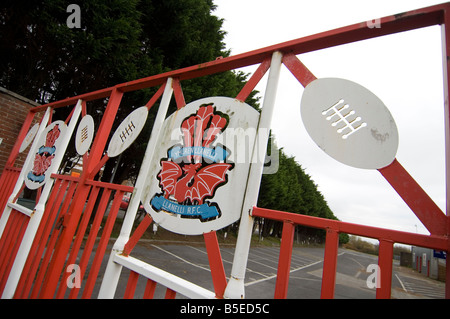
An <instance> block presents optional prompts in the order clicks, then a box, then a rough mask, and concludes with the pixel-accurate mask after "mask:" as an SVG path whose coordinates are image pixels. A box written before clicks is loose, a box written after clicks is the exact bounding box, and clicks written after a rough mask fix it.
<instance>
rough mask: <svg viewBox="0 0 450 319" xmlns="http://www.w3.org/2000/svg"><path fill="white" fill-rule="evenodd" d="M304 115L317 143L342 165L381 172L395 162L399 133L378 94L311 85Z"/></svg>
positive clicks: (351, 85) (334, 82)
mask: <svg viewBox="0 0 450 319" xmlns="http://www.w3.org/2000/svg"><path fill="white" fill-rule="evenodd" d="M301 115H302V120H303V124H304V125H305V128H306V130H307V132H308V134H309V135H310V136H311V138H312V139H313V140H314V142H315V143H316V144H317V145H318V146H319V147H320V148H321V149H322V150H323V151H324V152H325V153H327V154H328V155H330V156H331V157H333V158H334V159H335V160H337V161H339V162H341V163H344V164H346V165H349V166H353V167H356V168H365V169H379V168H383V167H385V166H387V165H389V164H391V163H392V161H393V160H394V159H395V155H396V153H397V148H398V132H397V126H396V124H395V121H394V119H393V117H392V115H391V113H390V112H389V110H388V108H387V107H386V106H385V105H384V103H383V102H382V101H381V100H380V99H379V98H378V97H377V96H376V95H375V94H373V93H372V92H371V91H369V90H368V89H366V88H365V87H363V86H361V85H359V84H357V83H355V82H352V81H349V80H345V79H339V78H323V79H317V80H314V81H312V82H311V83H310V84H309V85H308V86H307V87H306V88H305V91H304V92H303V96H302V101H301Z"/></svg>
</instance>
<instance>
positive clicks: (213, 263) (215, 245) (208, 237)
mask: <svg viewBox="0 0 450 319" xmlns="http://www.w3.org/2000/svg"><path fill="white" fill-rule="evenodd" d="M203 237H204V238H205V245H206V252H207V253H208V260H209V267H210V268H211V276H212V280H213V285H214V291H215V293H216V297H217V298H223V293H224V292H225V288H226V287H227V277H226V275H225V268H224V267H223V262H222V255H221V254H220V248H219V242H218V241H217V235H216V232H215V231H212V232H209V233H204V234H203Z"/></svg>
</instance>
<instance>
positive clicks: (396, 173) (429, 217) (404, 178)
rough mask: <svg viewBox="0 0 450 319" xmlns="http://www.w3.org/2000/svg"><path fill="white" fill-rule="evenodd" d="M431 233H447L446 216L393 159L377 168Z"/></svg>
mask: <svg viewBox="0 0 450 319" xmlns="http://www.w3.org/2000/svg"><path fill="white" fill-rule="evenodd" d="M378 171H379V172H380V173H381V174H382V175H383V176H384V178H386V180H387V181H388V182H389V184H391V185H392V187H393V188H394V189H395V190H396V192H397V193H398V194H399V195H400V197H401V198H402V199H403V200H404V201H405V203H406V204H407V205H408V206H409V207H410V208H411V210H412V211H413V212H414V214H416V216H417V218H419V220H420V221H421V222H422V223H423V225H424V226H425V227H426V228H427V229H428V231H429V232H430V233H431V234H432V235H446V234H447V218H446V216H445V214H444V213H443V212H442V211H441V209H440V208H439V207H438V206H437V205H436V204H435V203H434V202H433V200H432V199H431V198H430V197H429V196H428V195H427V193H425V191H424V190H423V189H422V188H421V187H420V185H419V184H417V182H416V181H415V180H414V179H413V178H412V177H411V175H409V173H408V172H407V171H406V170H405V169H404V168H403V166H401V165H400V163H399V162H398V161H397V160H396V159H395V160H394V161H393V162H392V164H390V165H388V166H386V167H384V168H381V169H379V170H378Z"/></svg>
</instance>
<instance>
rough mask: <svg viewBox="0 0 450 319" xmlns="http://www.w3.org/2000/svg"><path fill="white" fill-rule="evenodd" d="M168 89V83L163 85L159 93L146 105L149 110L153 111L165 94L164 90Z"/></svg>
mask: <svg viewBox="0 0 450 319" xmlns="http://www.w3.org/2000/svg"><path fill="white" fill-rule="evenodd" d="M165 88H166V83H164V84H163V85H161V87H160V88H159V90H158V91H156V93H155V94H154V95H153V96H152V97H151V98H150V100H149V101H148V102H147V104H146V105H145V106H146V107H147V109H149V110H150V109H151V107H152V106H153V105H154V104H155V103H156V101H158V99H159V98H160V97H161V95H162V94H163V93H164V89H165Z"/></svg>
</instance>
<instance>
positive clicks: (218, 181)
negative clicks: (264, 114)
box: [142, 97, 259, 235]
mask: <svg viewBox="0 0 450 319" xmlns="http://www.w3.org/2000/svg"><path fill="white" fill-rule="evenodd" d="M258 119H259V113H258V112H257V111H256V110H255V109H253V108H252V107H251V106H249V105H247V104H245V103H243V102H240V101H238V100H236V99H232V98H227V97H211V98H204V99H201V100H197V101H194V102H192V103H189V104H188V105H186V106H185V107H183V108H182V109H180V110H178V111H176V112H175V113H173V114H172V115H171V116H169V117H168V118H167V119H166V120H165V122H164V125H163V129H162V132H161V134H160V139H159V141H158V143H157V145H158V147H157V148H156V151H155V153H154V155H153V159H152V164H151V167H150V170H149V176H148V178H147V184H146V186H145V188H144V192H143V198H142V202H143V203H144V208H145V210H146V211H147V212H148V213H149V214H150V215H151V216H152V218H153V220H154V221H155V222H156V223H158V224H159V225H161V226H162V227H164V228H166V229H168V230H170V231H173V232H175V233H179V234H185V235H199V234H203V233H207V232H210V231H213V230H217V229H221V228H223V227H226V226H228V225H230V224H231V223H233V222H235V221H237V220H238V219H239V217H240V214H241V209H242V203H243V199H244V192H245V188H246V180H247V176H248V170H249V167H250V159H251V158H252V157H251V155H252V150H253V145H254V142H255V139H256V128H257V125H258Z"/></svg>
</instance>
